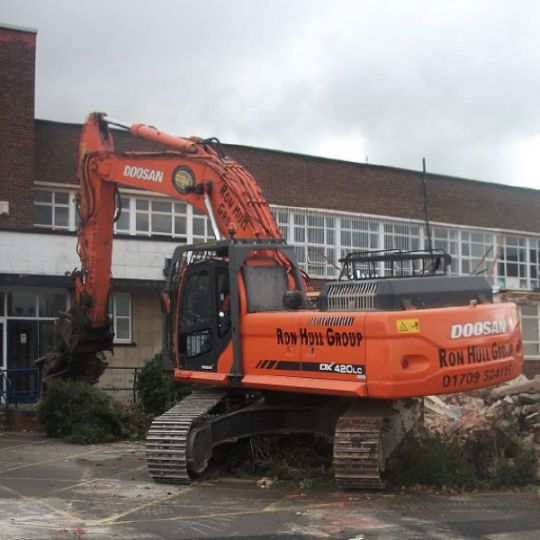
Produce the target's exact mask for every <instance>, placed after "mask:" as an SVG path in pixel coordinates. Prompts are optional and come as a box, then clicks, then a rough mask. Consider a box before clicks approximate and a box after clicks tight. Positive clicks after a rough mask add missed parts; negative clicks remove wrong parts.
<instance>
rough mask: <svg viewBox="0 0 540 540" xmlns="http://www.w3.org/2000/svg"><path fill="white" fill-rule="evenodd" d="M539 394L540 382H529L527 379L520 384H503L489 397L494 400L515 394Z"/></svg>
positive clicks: (535, 380)
mask: <svg viewBox="0 0 540 540" xmlns="http://www.w3.org/2000/svg"><path fill="white" fill-rule="evenodd" d="M514 380H516V379H514ZM537 392H540V380H539V379H534V380H532V381H530V380H529V379H527V380H526V381H524V382H521V383H514V382H513V381H510V382H509V383H507V384H504V385H503V386H499V387H498V388H496V389H495V390H493V391H492V392H491V395H492V396H493V397H494V398H495V399H499V398H502V397H504V396H515V395H516V394H522V393H527V394H534V393H537Z"/></svg>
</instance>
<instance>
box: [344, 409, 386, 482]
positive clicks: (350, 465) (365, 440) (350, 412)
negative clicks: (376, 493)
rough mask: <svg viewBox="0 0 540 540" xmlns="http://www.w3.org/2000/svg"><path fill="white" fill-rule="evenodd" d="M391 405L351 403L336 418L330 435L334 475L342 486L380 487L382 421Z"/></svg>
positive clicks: (382, 454)
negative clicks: (332, 436)
mask: <svg viewBox="0 0 540 540" xmlns="http://www.w3.org/2000/svg"><path fill="white" fill-rule="evenodd" d="M390 408H391V404H390V403H388V402H383V403H366V402H362V401H360V402H356V403H353V404H352V405H351V406H350V407H349V408H348V409H347V411H346V412H345V413H344V414H343V415H342V416H341V417H340V418H339V419H338V421H337V424H336V432H335V438H334V475H335V478H336V483H337V485H338V486H339V487H341V488H345V489H380V488H382V487H384V484H383V481H382V480H381V472H382V470H383V469H384V461H385V458H384V450H383V436H382V429H383V424H384V421H385V419H386V417H387V416H388V413H389V411H390Z"/></svg>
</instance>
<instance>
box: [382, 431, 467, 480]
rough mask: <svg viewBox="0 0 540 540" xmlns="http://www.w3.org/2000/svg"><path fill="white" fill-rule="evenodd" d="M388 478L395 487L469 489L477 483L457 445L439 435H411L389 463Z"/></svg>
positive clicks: (459, 446) (457, 443) (456, 442)
mask: <svg viewBox="0 0 540 540" xmlns="http://www.w3.org/2000/svg"><path fill="white" fill-rule="evenodd" d="M386 477H387V478H388V479H389V480H390V482H391V483H393V484H398V485H410V484H423V485H428V486H434V487H442V486H446V487H458V488H463V487H469V486H472V485H474V484H475V482H476V472H475V470H474V467H473V466H472V465H471V464H470V463H469V461H468V460H467V459H466V458H465V456H464V455H463V449H462V447H461V445H460V444H459V442H458V441H456V440H449V441H445V440H444V439H443V438H442V437H440V436H438V435H432V434H430V433H423V434H422V435H421V436H420V437H414V436H412V435H408V436H407V437H406V438H405V441H404V442H403V444H402V445H401V447H400V448H399V450H398V451H397V453H396V455H395V456H394V457H393V458H392V460H391V461H390V463H389V466H388V470H387V473H386Z"/></svg>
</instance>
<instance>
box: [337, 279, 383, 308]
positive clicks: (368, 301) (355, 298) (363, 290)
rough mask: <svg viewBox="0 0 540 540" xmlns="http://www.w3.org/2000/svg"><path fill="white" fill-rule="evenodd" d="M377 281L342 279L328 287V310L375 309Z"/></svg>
mask: <svg viewBox="0 0 540 540" xmlns="http://www.w3.org/2000/svg"><path fill="white" fill-rule="evenodd" d="M377 287H378V283H377V282H376V281H342V282H339V283H332V284H331V285H330V286H329V287H328V293H327V300H328V304H327V309H328V311H364V310H370V309H375V295H376V293H377Z"/></svg>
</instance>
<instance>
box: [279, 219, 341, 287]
mask: <svg viewBox="0 0 540 540" xmlns="http://www.w3.org/2000/svg"><path fill="white" fill-rule="evenodd" d="M280 220H281V222H282V223H284V222H285V221H286V220H285V217H284V216H283V215H282V216H281V218H280ZM292 225H293V227H292V241H291V243H292V244H293V245H294V246H295V254H296V258H297V261H298V265H299V266H300V267H301V268H303V269H304V270H306V272H307V273H308V274H309V275H311V276H314V277H319V278H324V277H334V276H335V275H336V273H337V267H336V262H337V261H336V245H335V243H336V217H335V216H334V215H331V214H327V213H323V212H314V211H309V210H295V211H294V212H293V215H292ZM282 230H283V229H282ZM286 234H287V236H289V230H288V229H287V228H286Z"/></svg>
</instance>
